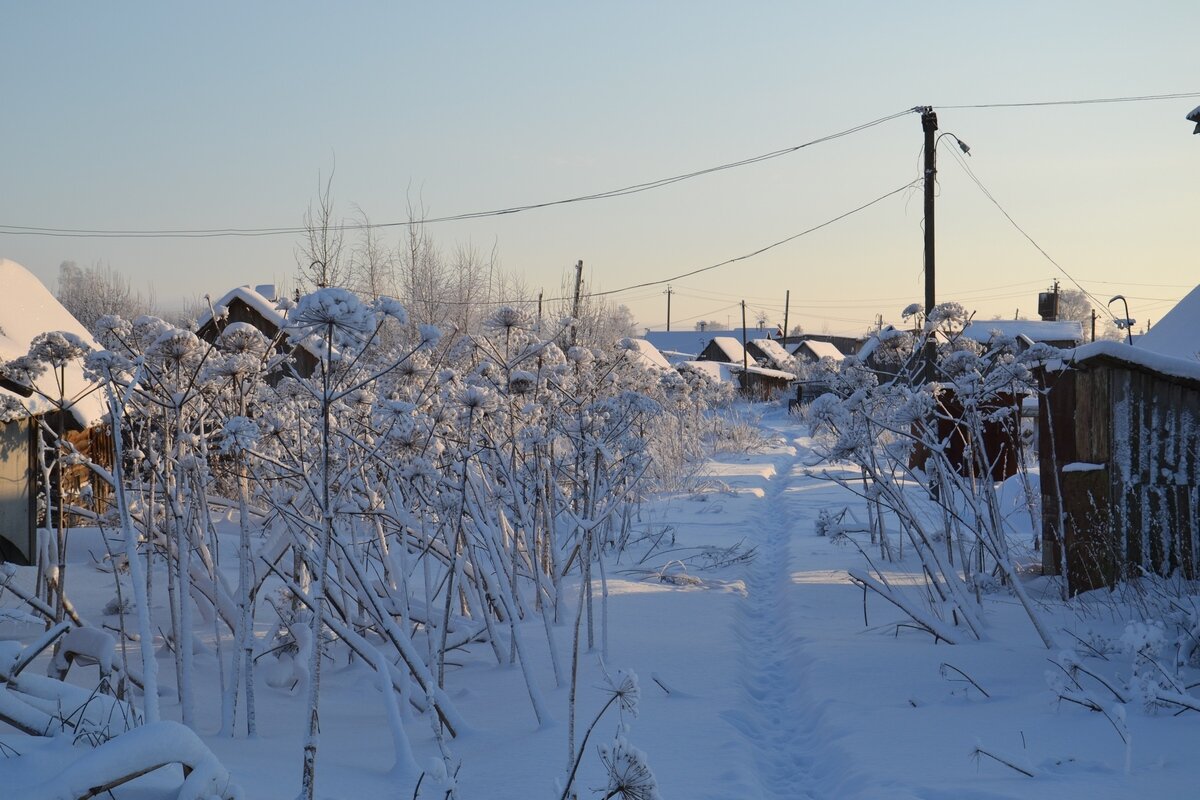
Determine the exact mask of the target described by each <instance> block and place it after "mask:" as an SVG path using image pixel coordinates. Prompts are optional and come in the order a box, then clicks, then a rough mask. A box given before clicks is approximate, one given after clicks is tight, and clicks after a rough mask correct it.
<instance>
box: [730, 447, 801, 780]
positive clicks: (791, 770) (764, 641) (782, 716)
mask: <svg viewBox="0 0 1200 800" xmlns="http://www.w3.org/2000/svg"><path fill="white" fill-rule="evenodd" d="M796 466H797V458H796V451H795V450H794V449H793V450H792V452H791V454H790V456H789V457H787V458H784V459H780V461H778V462H777V463H776V465H775V469H776V471H775V475H774V476H773V477H772V478H771V480H770V482H769V483H768V484H767V488H766V494H765V496H764V497H763V498H762V500H761V501H760V502H761V503H762V510H761V511H760V512H759V513H758V514H757V515H756V519H755V521H754V523H755V527H756V528H757V529H758V536H759V541H758V543H757V545H758V553H757V555H756V556H755V558H754V560H753V561H752V562H751V563H750V565H749V567H748V570H747V576H746V598H745V600H744V601H743V603H742V604H741V607H740V609H739V613H738V614H736V616H735V620H734V627H735V630H734V634H735V637H736V638H737V640H738V642H739V643H740V646H741V652H742V656H741V665H740V666H741V689H742V694H743V696H744V700H745V706H744V708H743V709H742V710H739V711H734V712H727V714H726V719H727V720H728V721H729V722H730V723H731V724H733V725H734V727H736V728H737V729H738V730H739V731H741V733H742V734H743V735H744V736H745V737H746V738H747V740H748V744H749V745H750V749H751V751H752V752H753V753H754V754H755V757H756V759H757V761H758V775H759V779H760V781H761V784H762V793H763V794H762V796H763V797H764V798H799V797H814V798H815V797H822V796H823V794H821V793H819V792H817V791H816V789H815V781H814V778H813V775H812V770H813V758H814V755H815V750H816V744H817V740H818V736H819V732H818V730H817V729H816V728H815V727H813V726H811V725H809V724H806V723H808V722H811V720H808V719H806V716H807V715H806V714H804V713H803V708H801V707H799V706H801V705H802V704H801V703H800V702H799V700H800V697H799V683H800V681H801V680H802V678H803V676H802V674H801V663H802V658H801V641H800V637H799V635H798V632H797V626H796V624H795V621H794V618H793V612H792V608H791V603H790V599H789V596H788V592H787V586H788V582H789V581H788V576H789V575H790V572H791V570H790V564H791V551H790V548H789V546H788V543H789V540H790V538H791V535H792V532H793V529H794V527H795V526H796V525H797V524H800V523H801V520H799V519H798V518H797V516H796V515H795V513H794V509H790V508H788V506H789V503H788V488H789V487H790V486H792V484H793V483H794V481H795V476H794V470H795V468H796Z"/></svg>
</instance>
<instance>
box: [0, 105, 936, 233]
mask: <svg viewBox="0 0 1200 800" xmlns="http://www.w3.org/2000/svg"><path fill="white" fill-rule="evenodd" d="M910 113H912V109H905V110H903V111H898V112H896V113H894V114H889V115H887V116H886V117H880V118H879V119H874V120H871V121H870V122H864V123H862V124H860V125H855V126H854V127H852V128H846V129H845V130H842V131H838V132H837V133H831V134H827V135H825V136H821V137H819V138H817V139H812V140H811V141H807V142H804V143H802V144H797V145H792V146H790V147H784V148H782V149H780V150H772V151H771V152H769V153H762V154H760V155H757V156H751V157H750V158H743V159H741V160H739V161H730V162H728V163H725V164H718V165H717V166H715V167H705V168H704V169H699V170H695V171H693V172H686V173H683V174H682V175H673V176H671V177H668V178H658V179H656V180H652V181H646V182H643V183H635V184H632V185H630V186H624V187H621V188H620V189H609V190H607V191H603V192H594V193H592V194H585V195H579V196H577V197H568V198H565V199H561V200H550V201H546V202H542V203H530V204H528V205H522V206H512V207H510V208H500V209H494V210H491V211H472V212H468V213H465V214H453V215H450V216H445V217H427V218H423V219H418V220H402V221H400V222H375V223H367V222H362V223H350V224H340V225H330V226H329V227H328V230H330V231H334V232H338V231H364V230H378V229H383V228H398V227H408V226H411V225H428V224H433V223H439V222H460V221H464V220H472V219H481V218H483V217H500V216H507V215H510V214H519V213H522V212H524V211H533V210H536V209H541V208H551V207H553V206H563V205H569V204H572V203H583V202H588V201H592V200H603V199H607V198H610V197H624V196H626V195H631V194H638V193H640V192H647V191H650V190H651V189H658V188H661V187H663V186H670V185H671V184H674V183H679V182H681V181H686V180H690V179H692V178H698V177H701V176H703V175H711V174H713V173H715V172H723V171H725V170H730V169H737V168H738V167H745V166H749V165H750V164H757V163H759V162H762V161H769V160H771V159H775V158H779V157H781V156H786V155H790V154H792V153H795V152H797V151H798V150H803V149H805V148H807V147H812V146H813V145H817V144H823V143H824V142H831V141H833V140H834V139H840V138H842V137H844V136H850V135H851V134H855V133H859V132H861V131H865V130H867V129H868V128H873V127H875V126H876V125H882V124H883V123H885V122H890V121H891V120H893V119H896V118H898V117H902V116H904V115H906V114H910ZM306 230H307V229H306V228H304V227H295V226H292V227H275V228H195V229H184V228H180V229H175V230H116V229H103V228H92V229H87V228H47V227H34V226H29V225H0V234H8V235H14V236H59V237H68V238H82V237H96V238H132V239H203V238H215V237H227V236H237V237H256V236H282V235H296V234H301V233H304V232H305V231H306Z"/></svg>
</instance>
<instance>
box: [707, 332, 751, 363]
mask: <svg viewBox="0 0 1200 800" xmlns="http://www.w3.org/2000/svg"><path fill="white" fill-rule="evenodd" d="M711 344H712V345H713V346H714V347H716V348H717V350H719V351H720V352H721V354H722V355H723V356H725V360H726V361H728V362H729V363H731V364H734V363H736V364H741V363H742V360H743V358H745V356H746V351H745V350H743V349H742V343H741V342H740V341H739V340H737V339H735V338H733V337H732V336H714V337H713V340H712V342H711ZM749 360H750V361H753V360H754V359H749Z"/></svg>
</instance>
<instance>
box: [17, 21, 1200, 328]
mask: <svg viewBox="0 0 1200 800" xmlns="http://www.w3.org/2000/svg"><path fill="white" fill-rule="evenodd" d="M1198 23H1200V4H1198V3H1196V2H1195V0H1180V1H1179V2H1138V3H1131V2H1128V1H1127V0H1126V1H1124V2H1106V1H1105V0H1088V2H1058V1H1054V2H1051V1H1049V0H1034V1H1033V2H1016V1H1014V0H1006V2H1003V3H983V2H962V1H961V0H957V1H956V2H921V3H916V2H882V1H881V2H853V0H850V1H845V0H839V1H838V2H805V3H800V2H795V3H782V2H780V3H728V2H721V3H718V2H678V3H667V2H604V3H549V2H547V3H469V2H463V3H444V4H443V3H399V2H392V3H378V4H368V3H324V4H316V3H295V2H288V3H283V2H254V3H242V2H237V3H224V2H215V3H191V4H181V3H140V4H139V3H121V4H111V3H55V4H42V3H8V4H6V5H5V7H4V10H3V12H2V14H0V102H2V103H3V105H2V106H0V108H2V110H0V143H2V147H3V154H4V155H3V158H2V159H0V225H22V226H42V227H54V228H88V229H139V230H140V229H160V228H171V229H175V228H188V229H192V228H215V227H242V228H261V227H275V226H293V225H297V224H299V223H300V222H301V218H302V215H303V212H304V210H305V208H306V207H307V206H308V204H309V201H310V200H311V199H312V198H313V196H314V195H315V193H316V190H317V186H318V174H319V173H322V172H324V173H326V174H327V173H328V172H329V169H330V168H331V166H333V164H334V163H335V161H336V176H335V180H334V187H333V190H334V195H335V198H336V200H337V201H338V203H339V208H340V209H341V211H342V212H343V213H344V214H345V215H346V216H350V215H351V214H352V204H357V205H358V206H359V207H361V208H362V209H363V211H365V212H366V213H367V214H368V215H369V216H370V218H371V219H372V221H376V222H387V221H398V220H403V219H405V218H406V216H407V203H408V197H409V196H413V197H419V198H420V199H422V200H423V203H424V205H425V207H426V209H427V211H428V213H429V214H431V215H448V214H457V213H462V212H470V211H479V210H487V209H494V208H503V207H509V206H514V205H521V204H526V203H537V202H542V201H547V200H555V199H559V198H564V197H571V196H576V195H582V194H588V193H592V192H596V191H602V190H607V189H614V188H618V187H622V186H626V185H630V184H636V183H640V182H643V181H646V180H652V179H656V178H661V177H665V176H670V175H675V174H679V173H684V172H690V171H692V170H696V169H701V168H704V167H709V166H713V165H717V164H721V163H724V162H729V161H735V160H738V159H741V158H745V157H749V156H754V155H758V154H760V153H765V152H768V151H773V150H776V149H779V148H784V147H788V146H792V145H796V144H799V143H802V142H805V141H808V140H811V139H815V138H818V137H821V136H824V135H827V134H830V133H834V132H837V131H841V130H844V129H847V128H850V127H853V126H855V125H858V124H860V123H864V122H868V121H871V120H875V119H878V118H880V117H884V116H887V115H889V114H892V113H895V112H899V111H902V110H904V109H907V108H911V107H913V106H916V105H924V104H932V105H934V106H950V105H963V104H980V103H1005V102H1025V101H1040V100H1060V99H1064V100H1065V99H1086V98H1098V97H1117V96H1132V95H1151V94H1165V93H1181V92H1194V91H1200V74H1197V68H1196V59H1197V50H1196V43H1195V42H1196V31H1197V30H1200V24H1198ZM1198 104H1200V98H1182V99H1175V100H1169V101H1156V102H1144V103H1121V104H1112V105H1072V106H1053V107H1040V108H1012V109H1002V108H1001V109H949V108H941V109H939V111H938V116H939V121H940V124H941V129H942V130H943V131H951V132H953V133H955V134H957V135H958V136H959V137H961V139H963V140H964V141H966V142H968V143H969V144H970V146H971V148H972V157H971V159H970V165H971V167H972V168H973V169H974V171H975V173H976V175H977V176H978V177H979V178H980V180H981V181H983V182H984V184H985V185H987V187H988V188H989V189H990V190H991V191H992V193H993V194H994V196H995V197H996V198H997V199H998V200H999V201H1000V203H1001V204H1003V206H1004V207H1005V209H1007V210H1008V212H1009V213H1010V214H1011V215H1012V216H1013V218H1014V219H1015V220H1016V221H1017V222H1018V223H1019V224H1020V225H1021V226H1022V227H1024V228H1025V230H1026V231H1028V232H1029V234H1030V235H1031V236H1032V237H1033V238H1034V239H1036V240H1037V242H1038V243H1039V244H1040V245H1042V247H1044V248H1045V250H1046V251H1047V252H1048V253H1049V254H1050V255H1051V256H1053V257H1054V259H1055V260H1057V261H1058V262H1059V263H1060V264H1061V265H1062V266H1063V267H1064V268H1065V269H1066V270H1067V271H1068V272H1069V273H1070V274H1071V275H1073V276H1074V277H1075V278H1076V279H1077V280H1078V281H1079V282H1080V283H1082V284H1083V285H1084V287H1086V288H1087V289H1088V290H1089V291H1091V292H1094V293H1095V294H1096V296H1098V297H1100V298H1102V300H1107V299H1108V297H1110V296H1112V295H1114V294H1117V293H1122V294H1125V295H1126V296H1127V297H1128V298H1130V306H1131V309H1130V311H1131V315H1132V316H1134V317H1136V318H1138V320H1139V324H1140V323H1141V322H1144V320H1145V319H1146V318H1151V319H1153V318H1156V317H1158V316H1161V315H1162V314H1163V313H1164V312H1165V311H1166V310H1167V309H1169V308H1170V306H1171V305H1172V304H1173V302H1174V300H1176V299H1178V298H1179V297H1181V296H1182V295H1183V294H1185V293H1186V291H1187V290H1188V289H1189V288H1191V287H1192V286H1194V285H1195V284H1196V283H1197V282H1198V281H1200V270H1197V269H1196V267H1195V262H1196V257H1197V256H1196V254H1197V253H1198V252H1200V225H1198V224H1197V218H1198V215H1197V212H1198V211H1200V202H1198V197H1200V181H1198V180H1197V177H1198V174H1197V166H1198V165H1200V136H1197V137H1193V136H1192V133H1191V127H1192V126H1191V125H1190V124H1189V123H1187V122H1186V121H1185V120H1184V116H1185V115H1186V114H1187V113H1188V112H1189V111H1190V110H1191V109H1192V108H1193V107H1195V106H1196V105H1198ZM921 143H922V134H921V127H920V121H919V117H918V116H917V115H906V116H903V117H900V118H898V119H896V120H892V121H890V122H887V123H884V124H882V125H879V126H876V127H873V128H871V129H869V130H867V131H864V132H861V133H858V134H855V135H852V136H848V137H844V138H841V139H838V140H836V141H833V142H829V143H825V144H820V145H815V146H813V147H811V148H807V149H803V150H800V151H798V152H796V153H793V154H790V155H787V156H784V157H782V158H777V159H773V160H770V161H766V162H763V163H759V164H755V165H752V166H748V167H744V168H741V169H737V170H730V171H726V172H722V173H719V174H715V175H709V176H704V177H700V178H696V179H694V180H690V181H686V182H683V183H678V184H675V185H672V186H668V187H665V188H661V189H657V190H655V191H652V192H645V193H642V194H637V195H632V196H628V197H621V198H612V199H604V200H599V201H595V202H590V203H580V204H574V205H570V206H565V207H558V208H550V209H544V210H537V211H529V212H525V213H522V214H517V215H510V216H505V217H494V218H486V219H480V220H474V221H471V222H462V223H446V224H441V225H437V226H432V227H431V231H430V232H431V233H432V234H433V235H434V236H435V237H436V239H437V240H438V241H439V243H440V244H442V245H443V246H444V247H445V248H446V249H451V248H453V247H454V246H455V244H456V243H472V244H474V245H475V246H477V247H480V248H481V249H484V250H488V249H490V248H491V247H492V245H493V243H495V244H496V246H497V248H498V252H499V255H500V259H501V263H502V266H503V267H504V268H505V269H506V270H507V271H510V272H513V273H519V274H521V275H522V276H523V277H524V279H525V281H526V283H527V284H528V285H529V286H530V287H531V288H532V289H533V290H534V291H536V290H537V289H538V288H539V287H545V289H546V291H547V293H548V294H554V293H557V291H558V289H559V286H560V284H561V282H562V280H563V279H564V277H565V276H566V275H567V273H568V271H569V268H570V266H571V265H573V264H574V263H575V261H576V260H577V259H582V260H583V261H584V263H585V266H586V272H585V275H586V277H587V278H588V286H589V287H591V288H593V289H597V290H604V289H617V288H620V287H623V286H627V285H629V284H634V283H639V282H642V281H646V280H653V279H657V278H665V277H669V276H672V275H677V274H680V273H683V272H686V271H689V270H691V269H695V268H698V267H703V266H707V265H710V264H714V263H717V262H720V261H723V260H725V259H728V258H732V257H735V256H739V255H742V254H744V253H747V252H750V251H753V250H756V249H758V248H760V247H762V246H764V245H766V244H770V243H772V242H775V241H778V240H781V239H784V238H786V237H788V236H791V235H793V234H795V233H798V232H800V231H802V230H805V229H807V228H810V227H812V226H814V225H818V224H820V223H822V222H825V221H826V220H828V219H830V218H832V217H835V216H838V215H839V214H842V213H844V212H846V211H849V210H850V209H852V208H855V207H857V206H859V205H862V204H863V203H866V202H868V201H870V200H872V199H874V198H876V197H878V196H879V195H882V194H884V193H886V192H888V191H891V190H893V189H896V188H898V187H900V186H903V185H904V184H906V183H908V182H909V181H912V180H915V179H917V178H918V177H919V174H920V149H921ZM948 143H949V142H948V140H946V141H944V142H943V145H945V144H948ZM939 152H940V154H941V157H940V164H939V166H940V175H939V178H940V194H939V199H938V216H937V233H938V274H939V280H938V297H939V299H958V300H960V301H962V302H963V303H964V304H965V305H968V306H969V307H973V308H976V309H977V310H978V313H979V315H980V316H981V317H991V316H994V315H1003V316H1012V315H1013V314H1014V313H1015V312H1016V311H1017V310H1018V309H1019V310H1020V311H1021V313H1022V314H1026V315H1029V316H1034V315H1035V312H1036V296H1037V292H1038V291H1039V290H1041V289H1043V288H1045V287H1047V286H1048V285H1049V283H1050V282H1051V280H1052V279H1053V278H1055V277H1058V278H1060V279H1062V280H1063V282H1064V284H1065V285H1067V286H1070V285H1071V282H1070V281H1069V280H1068V279H1067V278H1066V276H1064V275H1062V274H1061V273H1059V272H1058V271H1057V270H1056V269H1055V267H1054V266H1053V265H1052V264H1050V263H1049V262H1048V261H1047V260H1046V259H1045V257H1043V256H1042V255H1041V254H1040V253H1039V252H1038V251H1037V250H1036V249H1034V247H1033V246H1031V245H1030V244H1029V242H1028V241H1027V240H1025V239H1024V238H1023V237H1022V236H1021V235H1020V234H1019V233H1018V232H1017V231H1015V230H1014V229H1013V228H1012V227H1011V226H1010V225H1009V223H1008V222H1007V221H1006V220H1005V219H1004V217H1003V216H1002V215H1001V214H1000V212H999V211H998V210H997V209H996V208H995V206H993V205H992V204H991V203H990V202H989V201H988V200H987V199H986V198H985V197H984V196H983V195H982V193H981V192H980V191H979V189H978V188H977V187H976V186H975V184H974V183H972V182H971V180H970V179H969V178H968V176H967V175H966V174H965V172H964V171H963V170H962V169H961V167H959V165H958V164H957V163H956V162H955V160H954V159H953V158H951V156H950V152H949V150H947V149H945V148H944V147H943V148H942V149H940V151H939ZM921 216H922V203H921V197H920V194H919V192H916V191H913V192H909V193H906V194H902V195H897V196H894V197H892V198H890V199H888V200H886V201H883V202H881V203H880V204H878V205H876V206H874V207H872V208H870V209H868V210H866V211H864V212H861V213H859V214H856V215H854V216H852V217H850V218H848V219H846V220H843V221H841V222H839V223H837V224H835V225H831V226H829V227H827V228H824V229H822V230H821V231H819V232H817V233H814V234H812V235H809V236H805V237H801V238H799V239H797V240H795V241H793V242H791V243H789V244H787V245H784V246H781V247H779V248H776V249H774V250H772V251H770V252H769V253H765V254H763V255H761V256H758V257H756V258H753V259H749V260H746V261H743V262H740V263H738V264H735V265H731V266H728V267H723V268H720V269H716V270H711V271H709V272H707V273H704V274H703V275H701V276H697V277H694V278H690V279H686V280H681V281H678V282H676V283H675V284H674V288H675V289H676V290H677V293H676V294H675V295H674V296H673V303H672V316H673V327H677V328H681V327H690V326H691V325H692V323H693V320H694V319H696V318H698V317H703V318H707V319H718V320H722V321H723V320H725V319H726V316H727V315H730V319H731V320H732V321H733V322H735V323H736V322H737V310H736V309H735V308H734V307H732V306H733V304H736V303H737V302H738V301H740V300H742V299H745V300H746V301H747V303H748V307H749V309H750V314H751V316H753V315H754V313H755V312H756V311H757V310H759V309H761V310H764V311H766V312H768V314H770V316H771V317H772V319H773V321H781V318H782V305H783V297H784V292H785V290H788V289H790V290H791V320H792V321H793V322H794V323H796V322H798V323H799V324H801V325H803V326H804V327H805V329H807V330H810V331H821V330H830V331H861V330H862V329H865V327H866V326H867V325H868V324H869V323H871V322H872V321H873V320H874V317H875V315H876V314H877V313H879V314H883V315H884V317H885V319H889V320H890V319H895V318H896V317H897V316H898V312H899V310H900V309H902V308H903V307H904V306H906V305H908V303H909V302H911V301H914V300H920V299H922V296H923V288H922V287H923V282H922V272H921V264H922V233H921ZM386 235H387V236H388V237H391V238H392V239H393V240H395V239H396V238H397V237H398V236H399V231H391V232H388V233H387V234H386ZM295 245H296V240H295V238H294V237H290V236H284V237H268V238H220V239H132V240H131V239H116V238H107V239H101V238H52V237H42V236H17V235H7V234H0V255H2V256H7V257H9V258H12V259H14V260H16V261H19V262H21V263H23V264H25V265H26V266H27V267H29V268H30V269H31V270H33V271H34V272H35V273H36V274H37V275H38V276H39V277H41V278H42V279H43V280H44V281H46V282H47V283H48V284H49V285H51V287H52V288H53V286H54V283H55V280H56V277H57V272H58V265H59V263H60V262H61V261H63V260H74V261H77V262H79V263H81V264H85V265H87V264H91V263H93V262H96V261H100V262H105V263H108V264H110V265H111V266H112V267H114V268H115V269H117V270H118V271H120V272H122V273H123V274H125V275H126V276H128V277H129V278H131V279H132V281H133V283H134V284H135V285H137V286H143V287H144V286H145V285H146V284H148V283H152V284H153V286H154V288H155V290H156V293H157V296H158V298H159V300H160V301H161V302H163V303H164V304H165V303H172V302H178V300H179V299H180V298H183V297H185V296H191V297H194V296H197V295H202V294H204V293H206V292H208V293H213V294H221V293H223V292H224V291H225V290H227V289H228V288H230V287H231V286H234V285H237V284H241V283H261V282H268V281H270V280H272V279H276V278H282V277H287V276H290V275H291V274H292V273H294V271H295V268H296V265H295V256H294V250H295ZM662 288H663V287H656V288H651V289H642V290H637V291H632V292H628V293H625V294H619V295H617V296H616V298H615V299H617V300H618V301H620V302H625V303H626V304H627V305H629V307H630V308H631V309H632V310H633V312H634V315H635V317H636V318H637V320H638V321H639V323H641V324H642V325H643V326H654V327H657V328H661V327H662V325H663V323H664V322H665V319H666V298H665V297H664V296H663V295H662V294H661V291H662Z"/></svg>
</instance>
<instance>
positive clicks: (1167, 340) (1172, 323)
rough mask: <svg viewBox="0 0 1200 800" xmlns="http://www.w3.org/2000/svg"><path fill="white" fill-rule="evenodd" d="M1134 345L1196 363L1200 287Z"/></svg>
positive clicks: (1199, 336) (1199, 341) (1199, 340)
mask: <svg viewBox="0 0 1200 800" xmlns="http://www.w3.org/2000/svg"><path fill="white" fill-rule="evenodd" d="M1135 346H1136V347H1137V348H1139V349H1143V350H1149V351H1150V352H1152V353H1159V354H1161V355H1165V356H1173V357H1174V358H1182V359H1186V360H1189V361H1198V360H1200V286H1197V287H1196V288H1195V289H1192V291H1190V292H1188V293H1187V295H1186V296H1185V297H1184V298H1183V299H1182V300H1180V301H1179V302H1178V303H1176V304H1175V307H1174V308H1172V309H1171V310H1170V311H1168V312H1167V313H1166V314H1165V315H1163V318H1162V319H1160V320H1159V321H1158V322H1156V323H1154V327H1152V328H1151V329H1150V330H1148V331H1146V332H1145V333H1144V334H1142V335H1141V336H1139V337H1137V338H1136V339H1135Z"/></svg>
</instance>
